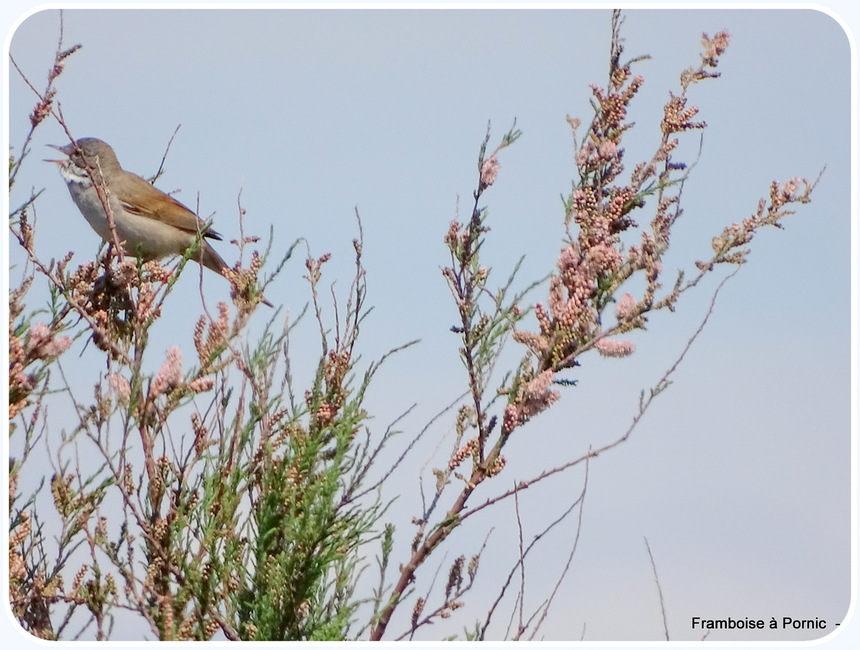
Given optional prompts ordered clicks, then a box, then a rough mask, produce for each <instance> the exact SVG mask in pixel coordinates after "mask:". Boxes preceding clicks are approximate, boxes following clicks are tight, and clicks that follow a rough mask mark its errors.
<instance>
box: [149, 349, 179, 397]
mask: <svg viewBox="0 0 860 650" xmlns="http://www.w3.org/2000/svg"><path fill="white" fill-rule="evenodd" d="M166 356H167V360H166V361H165V362H164V363H163V364H161V368H160V369H159V370H158V374H157V375H156V376H155V379H153V380H152V387H151V388H150V394H151V396H152V397H153V398H155V397H158V396H159V395H161V394H162V393H164V392H166V391H170V390H173V389H174V388H176V387H177V386H179V384H181V383H182V352H180V350H179V348H178V347H176V346H175V345H173V346H171V347H170V348H168V349H167V355H166Z"/></svg>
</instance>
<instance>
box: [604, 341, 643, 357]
mask: <svg viewBox="0 0 860 650" xmlns="http://www.w3.org/2000/svg"><path fill="white" fill-rule="evenodd" d="M594 347H596V348H597V351H598V352H600V354H602V355H603V356H604V357H626V356H628V355H630V354H633V351H634V350H635V349H636V346H635V345H633V344H632V343H631V342H630V341H613V340H610V339H600V340H599V341H598V342H597V343H596V344H595V345H594Z"/></svg>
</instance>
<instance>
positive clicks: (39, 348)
mask: <svg viewBox="0 0 860 650" xmlns="http://www.w3.org/2000/svg"><path fill="white" fill-rule="evenodd" d="M71 345H72V339H71V338H69V337H68V336H57V337H55V336H54V333H53V332H52V331H51V328H50V327H48V326H47V325H46V324H45V323H36V324H35V325H33V326H31V327H30V339H29V342H28V346H27V347H28V353H29V354H30V356H31V358H35V359H47V360H51V359H56V358H57V357H58V356H60V355H61V354H62V353H63V352H65V351H66V350H68V349H69V348H70V347H71Z"/></svg>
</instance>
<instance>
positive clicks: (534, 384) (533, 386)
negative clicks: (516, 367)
mask: <svg viewBox="0 0 860 650" xmlns="http://www.w3.org/2000/svg"><path fill="white" fill-rule="evenodd" d="M554 376H555V375H554V373H553V371H552V370H544V371H543V372H542V373H540V374H539V375H537V376H536V377H535V378H534V379H532V380H531V381H530V382H529V383H527V384H526V385H525V386H524V387H523V389H522V393H521V395H522V397H523V403H522V413H523V415H524V416H526V417H532V416H534V415H537V414H538V413H540V412H541V411H544V410H546V409H547V408H549V406H550V405H551V404H552V403H553V402H556V401H558V399H559V398H560V397H561V395H560V393H559V392H558V391H557V390H550V386H552V382H553V378H554Z"/></svg>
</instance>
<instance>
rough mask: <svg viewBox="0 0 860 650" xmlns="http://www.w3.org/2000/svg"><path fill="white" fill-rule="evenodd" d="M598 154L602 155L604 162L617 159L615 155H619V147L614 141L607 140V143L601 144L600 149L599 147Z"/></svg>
mask: <svg viewBox="0 0 860 650" xmlns="http://www.w3.org/2000/svg"><path fill="white" fill-rule="evenodd" d="M597 150H598V153H600V157H601V158H603V159H604V160H611V159H612V158H614V157H615V154H616V153H618V147H617V146H616V144H615V143H614V142H612V140H607V141H606V142H601V143H600V147H598V149H597Z"/></svg>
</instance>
